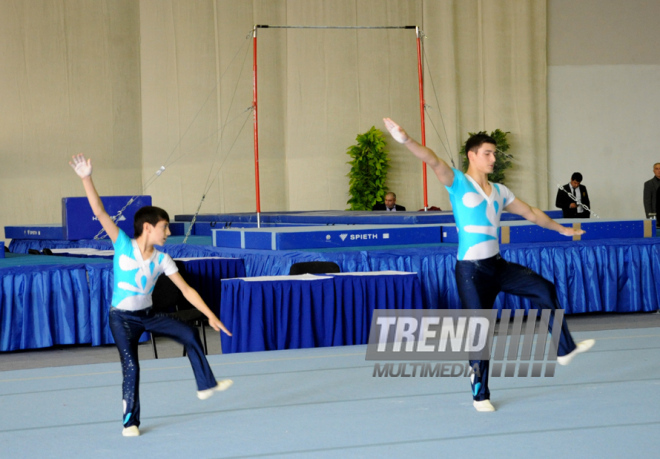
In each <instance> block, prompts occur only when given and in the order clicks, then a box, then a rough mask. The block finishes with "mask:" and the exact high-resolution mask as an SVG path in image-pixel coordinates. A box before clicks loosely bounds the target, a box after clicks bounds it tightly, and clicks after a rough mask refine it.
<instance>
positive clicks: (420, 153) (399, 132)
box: [383, 118, 454, 186]
mask: <svg viewBox="0 0 660 459" xmlns="http://www.w3.org/2000/svg"><path fill="white" fill-rule="evenodd" d="M383 121H384V122H385V127H386V128H387V130H388V131H390V134H391V135H392V137H393V138H394V140H396V141H397V142H399V143H402V144H404V145H405V146H406V147H407V148H408V150H410V151H411V152H412V154H414V155H415V156H417V157H418V158H419V159H421V160H422V161H424V162H425V163H426V164H428V165H429V167H430V168H431V169H433V172H435V175H436V176H437V177H438V180H440V182H441V183H442V184H443V185H444V186H451V184H452V183H454V171H453V170H452V168H451V167H449V164H447V163H446V162H444V161H443V160H442V159H440V158H438V156H437V155H436V154H435V153H434V152H433V150H431V149H430V148H427V147H425V146H424V145H421V144H420V143H418V142H417V141H416V140H415V139H413V138H411V137H410V136H409V135H408V134H407V133H406V131H404V130H403V128H402V127H401V126H399V125H398V124H396V123H395V122H394V121H392V120H391V119H389V118H383Z"/></svg>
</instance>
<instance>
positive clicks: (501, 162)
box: [459, 129, 513, 183]
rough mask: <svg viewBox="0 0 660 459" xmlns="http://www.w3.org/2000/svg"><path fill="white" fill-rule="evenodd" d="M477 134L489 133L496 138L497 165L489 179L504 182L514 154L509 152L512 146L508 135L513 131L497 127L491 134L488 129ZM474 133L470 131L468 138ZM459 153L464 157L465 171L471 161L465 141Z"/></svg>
mask: <svg viewBox="0 0 660 459" xmlns="http://www.w3.org/2000/svg"><path fill="white" fill-rule="evenodd" d="M476 134H486V135H489V136H491V137H492V138H493V139H495V142H497V144H496V146H497V152H496V154H495V167H494V168H493V173H492V174H488V180H489V181H491V182H493V183H504V180H505V174H504V173H505V171H506V170H507V169H508V168H509V167H511V160H512V159H513V156H511V155H510V154H509V153H507V151H508V150H509V147H510V145H509V141H508V139H507V135H509V134H511V133H510V132H508V131H507V132H504V131H502V130H500V129H495V130H494V131H492V132H491V133H490V134H489V133H487V132H486V131H480V132H477V133H476ZM473 135H475V133H473V132H468V138H469V137H472V136H473ZM459 153H460V154H461V158H463V171H467V168H468V165H469V162H468V158H467V154H466V151H465V143H463V146H462V147H461V151H460V152H459Z"/></svg>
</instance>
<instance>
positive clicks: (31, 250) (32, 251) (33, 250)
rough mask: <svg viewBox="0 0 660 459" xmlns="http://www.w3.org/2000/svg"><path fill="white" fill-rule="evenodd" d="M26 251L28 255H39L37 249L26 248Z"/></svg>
mask: <svg viewBox="0 0 660 459" xmlns="http://www.w3.org/2000/svg"><path fill="white" fill-rule="evenodd" d="M28 253H29V254H30V255H41V252H39V251H38V250H37V249H28Z"/></svg>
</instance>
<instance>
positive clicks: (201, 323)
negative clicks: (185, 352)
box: [200, 320, 209, 355]
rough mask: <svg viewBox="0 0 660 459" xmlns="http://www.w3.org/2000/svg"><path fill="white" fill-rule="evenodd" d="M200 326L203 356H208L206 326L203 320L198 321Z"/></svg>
mask: <svg viewBox="0 0 660 459" xmlns="http://www.w3.org/2000/svg"><path fill="white" fill-rule="evenodd" d="M200 326H201V327H202V336H203V337H204V355H209V348H208V346H207V344H206V326H205V325H204V321H203V320H201V321H200Z"/></svg>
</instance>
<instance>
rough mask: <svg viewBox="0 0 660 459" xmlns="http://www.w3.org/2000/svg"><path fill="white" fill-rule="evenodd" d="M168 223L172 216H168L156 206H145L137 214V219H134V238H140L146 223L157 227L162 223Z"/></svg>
mask: <svg viewBox="0 0 660 459" xmlns="http://www.w3.org/2000/svg"><path fill="white" fill-rule="evenodd" d="M163 220H164V221H166V222H168V223H169V221H170V216H169V215H167V212H165V211H164V210H163V209H161V208H160V207H154V206H144V207H142V208H141V209H140V210H138V211H137V212H135V217H134V218H133V230H134V231H135V233H134V234H133V237H140V235H141V234H142V228H143V227H144V224H145V223H149V224H151V225H153V226H156V225H157V224H158V222H160V221H163Z"/></svg>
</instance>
